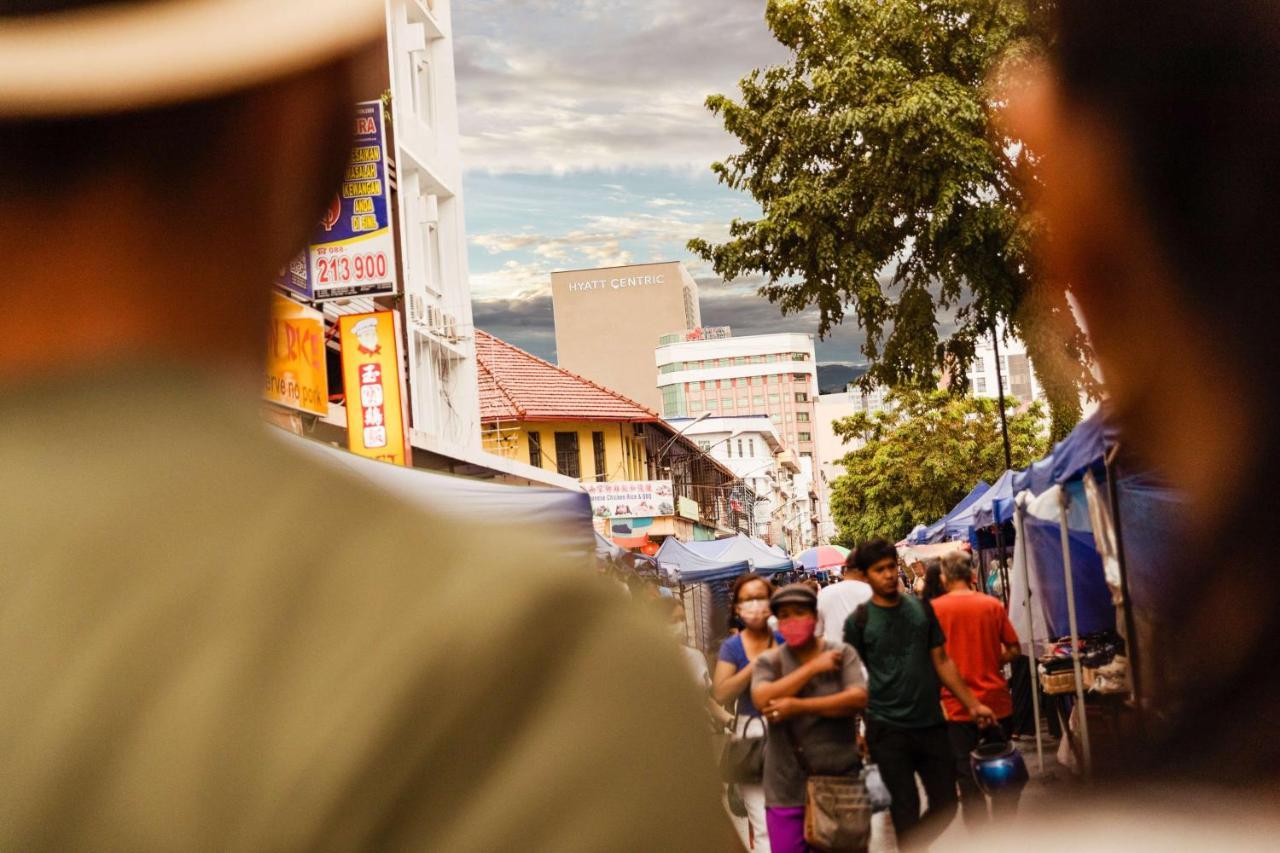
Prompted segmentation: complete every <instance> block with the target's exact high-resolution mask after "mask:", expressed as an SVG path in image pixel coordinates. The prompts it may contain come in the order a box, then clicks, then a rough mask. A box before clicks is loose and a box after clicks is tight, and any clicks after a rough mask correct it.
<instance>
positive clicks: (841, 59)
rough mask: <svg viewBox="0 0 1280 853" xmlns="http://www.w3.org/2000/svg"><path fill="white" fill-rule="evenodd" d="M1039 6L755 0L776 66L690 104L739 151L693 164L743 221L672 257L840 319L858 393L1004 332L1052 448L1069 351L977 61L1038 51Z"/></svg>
mask: <svg viewBox="0 0 1280 853" xmlns="http://www.w3.org/2000/svg"><path fill="white" fill-rule="evenodd" d="M1051 6H1052V2H1051V0H770V2H769V3H768V8H767V12H766V17H767V21H768V24H769V27H770V28H771V29H772V31H773V33H774V35H775V36H776V38H777V39H778V40H779V41H780V42H781V43H782V44H783V45H785V46H786V47H788V48H789V49H790V50H791V61H790V63H789V64H787V65H783V66H778V67H771V68H765V69H758V70H756V71H753V72H752V73H751V74H750V75H748V76H747V77H746V78H745V79H743V80H742V82H741V84H740V87H741V98H740V99H739V100H737V101H734V100H732V99H730V98H728V97H726V96H723V95H715V96H712V97H711V98H709V99H708V101H707V105H708V107H709V108H710V109H711V110H712V111H713V112H714V113H716V114H717V115H718V116H720V118H721V119H722V120H723V122H724V126H725V128H726V129H727V130H728V131H729V132H730V133H731V134H733V136H734V137H736V138H737V140H738V141H739V142H740V143H741V146H742V147H741V152H740V153H738V154H736V155H734V156H732V157H728V158H727V159H726V160H724V161H723V162H719V163H715V164H714V165H713V166H712V169H713V170H714V171H715V173H716V174H717V175H718V176H719V179H720V181H721V182H722V183H724V184H726V185H728V186H730V187H732V188H734V189H737V190H743V191H745V192H748V193H750V194H751V195H752V196H753V197H754V198H755V199H756V201H757V202H759V205H760V209H761V212H762V216H761V217H760V218H759V219H755V220H750V221H747V220H734V221H733V222H732V223H731V224H730V231H729V233H730V238H729V239H728V240H727V241H726V242H724V243H721V244H718V245H713V244H711V243H709V242H707V241H705V240H700V239H699V240H692V241H690V243H689V248H690V250H691V251H693V252H694V253H695V254H697V255H699V256H701V257H702V258H704V259H706V260H708V261H710V262H711V263H712V265H713V267H714V268H715V270H716V272H717V273H718V274H719V275H720V276H722V277H724V278H725V279H728V280H732V279H737V278H740V277H743V276H747V275H758V276H762V277H763V279H764V282H765V283H764V285H763V286H762V288H761V293H762V294H763V295H764V296H765V297H767V298H768V299H769V300H771V301H772V302H774V303H776V304H777V305H778V306H779V307H780V308H781V309H782V311H783V312H784V313H795V312H799V311H803V310H805V309H807V308H809V307H811V306H816V307H817V308H818V311H819V313H820V318H821V319H820V325H819V333H820V334H823V335H825V334H827V333H828V332H829V331H830V329H831V328H832V327H833V326H834V325H836V324H839V323H840V322H842V321H843V320H844V317H845V312H846V311H847V310H851V311H852V312H853V315H854V317H855V319H856V321H857V323H858V324H859V326H860V327H861V328H862V329H863V330H864V331H865V332H866V335H867V342H866V345H865V349H864V352H865V354H866V355H867V357H868V359H869V360H870V363H871V371H870V373H869V374H868V375H867V377H866V380H865V381H866V382H869V383H881V384H884V385H887V386H889V387H892V388H897V387H904V386H907V387H911V386H914V387H921V388H923V387H927V386H931V385H936V384H937V379H936V377H937V375H938V372H939V371H940V370H948V369H949V368H953V367H954V366H955V365H966V364H968V363H969V362H970V361H971V360H972V359H973V353H974V344H975V341H976V340H977V339H978V338H979V337H982V336H985V335H987V334H990V332H991V330H992V328H993V327H994V325H995V324H996V323H997V322H1003V323H1005V324H1007V327H1008V328H1009V329H1010V330H1012V331H1013V332H1014V333H1016V334H1018V335H1020V336H1021V337H1022V339H1023V340H1024V341H1025V343H1026V345H1027V348H1028V353H1029V355H1030V356H1031V359H1032V362H1033V364H1034V366H1035V368H1036V372H1037V374H1038V375H1039V377H1040V380H1041V383H1042V385H1043V386H1044V388H1045V392H1046V396H1047V398H1048V401H1049V408H1050V415H1051V433H1052V434H1053V435H1054V437H1055V438H1061V437H1062V436H1063V435H1065V434H1066V432H1067V431H1069V430H1070V429H1071V427H1073V426H1074V425H1075V424H1076V423H1077V422H1078V421H1079V419H1080V403H1079V395H1080V389H1081V387H1082V386H1088V387H1090V388H1092V384H1091V378H1090V376H1089V373H1088V371H1087V369H1086V367H1085V365H1086V363H1087V361H1088V353H1087V349H1086V347H1087V344H1086V342H1085V340H1084V337H1083V335H1082V334H1081V333H1080V331H1079V329H1078V327H1077V326H1076V323H1075V320H1074V317H1073V316H1072V315H1071V312H1070V309H1069V307H1068V303H1067V299H1066V292H1065V290H1064V289H1063V288H1062V287H1060V286H1053V283H1052V282H1048V281H1045V280H1044V276H1043V274H1042V273H1041V271H1040V270H1038V269H1037V266H1036V264H1035V262H1034V259H1033V257H1032V254H1031V252H1030V246H1031V245H1032V243H1033V242H1034V241H1035V240H1036V239H1038V238H1039V236H1040V233H1039V232H1040V230H1041V228H1042V226H1041V224H1040V223H1039V221H1038V220H1037V219H1036V218H1034V217H1033V216H1031V215H1030V214H1029V213H1028V212H1027V211H1028V209H1029V207H1028V205H1027V204H1026V200H1025V197H1024V189H1025V188H1026V187H1027V186H1029V183H1030V182H1033V181H1034V180H1035V172H1034V169H1035V159H1034V157H1033V156H1032V154H1031V153H1030V152H1029V151H1027V149H1026V148H1025V147H1024V146H1023V145H1021V144H1020V143H1019V141H1018V140H1016V139H1011V138H1009V137H1007V136H1005V135H1002V133H1001V131H1000V130H999V128H998V126H997V124H996V122H994V121H993V119H992V115H993V109H994V108H995V107H996V106H998V100H999V96H998V94H997V93H998V92H999V91H1000V88H999V85H998V81H994V79H993V78H994V76H998V75H993V69H994V68H997V67H999V68H1002V69H1005V70H1008V69H1010V68H1016V66H1017V64H1018V63H1019V62H1021V61H1026V60H1027V59H1028V58H1031V57H1034V56H1036V55H1038V54H1039V53H1040V52H1041V51H1043V50H1044V48H1045V46H1046V44H1047V33H1048V32H1049V27H1048V23H1047V22H1048V19H1049V14H1048V13H1049V11H1050V7H1051ZM1002 62H1003V64H1002ZM944 322H945V324H946V326H947V327H948V328H950V329H952V331H951V332H950V334H949V336H947V337H946V339H945V340H944V339H943V338H942V336H941V335H940V333H939V330H940V326H941V325H942V324H943V323H944ZM949 372H950V373H951V374H952V375H956V376H960V377H963V376H964V371H963V370H954V369H950V370H949ZM964 381H965V380H964V379H963V378H961V380H960V384H961V385H962V384H963V383H964Z"/></svg>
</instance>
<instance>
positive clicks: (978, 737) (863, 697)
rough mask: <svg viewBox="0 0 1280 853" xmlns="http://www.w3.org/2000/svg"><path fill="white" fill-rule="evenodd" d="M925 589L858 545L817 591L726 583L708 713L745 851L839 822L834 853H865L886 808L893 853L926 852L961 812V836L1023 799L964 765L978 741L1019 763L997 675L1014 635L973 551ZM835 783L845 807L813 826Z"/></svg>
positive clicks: (801, 844) (894, 561) (940, 570)
mask: <svg viewBox="0 0 1280 853" xmlns="http://www.w3.org/2000/svg"><path fill="white" fill-rule="evenodd" d="M929 575H933V576H934V577H935V578H936V580H937V582H938V584H939V586H937V587H935V586H933V585H931V584H928V583H925V582H924V580H925V578H926V577H927V576H929ZM920 581H921V582H919V583H912V577H911V576H910V575H909V574H908V573H907V572H905V571H904V570H903V566H902V563H901V561H900V559H899V555H898V552H897V549H896V548H895V547H894V545H893V544H891V543H889V542H888V541H886V540H884V539H874V540H870V541H867V542H864V543H862V544H861V545H860V546H859V547H858V548H857V549H856V550H855V551H853V552H852V553H851V554H850V556H849V558H848V561H847V563H846V565H845V566H844V571H843V575H842V576H841V577H840V579H839V580H838V581H836V582H834V583H831V584H830V585H828V586H825V587H823V586H821V585H820V584H819V583H818V582H816V581H812V580H809V581H806V582H800V583H791V584H787V585H784V586H782V587H780V588H776V587H775V585H774V584H773V583H772V582H771V581H770V580H769V579H767V578H765V577H763V576H761V575H758V574H746V575H742V576H740V577H738V578H737V579H736V580H735V582H734V584H733V587H732V596H731V615H730V628H729V630H730V635H729V637H728V638H727V639H726V640H725V641H724V643H723V645H722V646H721V648H720V652H719V659H718V661H717V662H716V666H715V670H714V675H713V677H712V683H711V685H710V689H711V696H712V700H713V702H711V703H709V704H711V706H712V707H713V708H714V709H716V710H719V709H720V708H721V706H724V707H728V708H730V709H731V710H732V721H731V722H730V723H729V727H730V729H731V736H730V740H729V743H728V745H727V746H726V747H725V750H724V754H723V758H722V762H721V769H722V773H723V774H724V776H725V779H726V781H727V783H728V786H727V801H728V803H729V807H730V809H731V811H733V812H734V813H735V814H736V815H737V816H739V817H740V818H741V819H740V820H739V821H738V822H737V823H738V824H739V826H740V827H741V830H740V832H741V835H742V841H743V843H744V845H745V846H746V847H747V849H748V850H751V851H765V853H768V851H774V853H804V851H807V850H810V849H813V848H812V847H811V844H812V842H813V840H814V838H815V834H817V835H821V832H822V828H821V824H822V822H823V821H824V820H826V821H829V822H833V823H841V822H842V823H844V824H845V826H844V827H843V829H844V831H845V835H844V836H843V838H844V840H843V841H841V842H839V843H840V845H841V846H839V847H838V848H832V849H842V850H856V849H865V847H866V846H867V844H868V843H869V842H870V832H871V828H870V827H871V813H872V810H873V809H874V808H876V807H877V805H880V806H882V805H883V804H884V803H883V801H884V800H887V801H888V809H889V812H890V815H891V819H892V825H893V829H894V834H895V835H896V837H897V843H898V845H899V847H900V848H902V849H921V848H924V847H927V846H928V845H929V844H930V843H931V842H932V841H934V840H935V839H937V837H938V836H939V835H940V834H941V833H942V832H943V831H944V830H945V829H946V828H947V826H948V825H949V824H950V823H951V821H952V820H953V819H954V818H955V816H956V813H957V811H958V810H961V809H962V810H963V816H964V820H965V823H966V825H967V826H968V827H969V828H971V829H978V828H981V827H982V826H983V825H985V824H986V823H988V822H989V821H991V820H992V819H993V818H994V819H997V820H999V819H1003V818H1007V817H1008V816H1010V815H1011V814H1012V813H1013V812H1014V811H1015V810H1016V808H1017V802H1018V796H1019V791H1020V786H1019V785H1018V784H1009V785H1007V786H1004V787H1000V788H991V789H988V790H989V792H990V794H991V796H990V797H988V794H987V792H985V791H984V790H983V789H980V788H979V786H978V783H977V782H976V781H975V776H974V772H973V771H972V770H971V767H970V762H971V754H972V753H973V752H974V750H975V749H976V748H978V747H979V746H980V745H982V744H984V743H986V744H993V745H997V749H996V753H995V754H1001V750H1000V745H1003V747H1004V750H1005V751H1006V752H1007V751H1009V750H1013V749H1014V747H1012V746H1011V745H1010V742H1011V738H1012V734H1013V733H1012V726H1011V721H1012V716H1013V700H1012V696H1011V694H1010V690H1009V686H1008V683H1007V681H1006V678H1005V675H1004V667H1005V665H1006V664H1008V663H1010V662H1012V661H1013V660H1015V659H1016V658H1017V657H1018V656H1019V654H1020V645H1019V640H1018V635H1017V633H1016V632H1015V631H1014V628H1013V626H1012V624H1011V623H1010V621H1009V618H1008V615H1007V614H1006V611H1005V608H1004V606H1003V604H1002V603H1001V602H1000V600H999V599H997V598H995V597H992V596H989V595H985V594H983V593H981V592H979V591H978V590H977V586H978V584H977V582H976V579H975V571H974V565H973V558H972V556H971V555H970V554H969V553H967V552H964V551H956V552H953V553H950V554H947V555H946V556H944V557H943V558H942V559H941V560H940V561H939V562H938V563H937V564H936V565H931V566H929V567H928V569H927V570H926V571H925V572H922V573H921V577H920ZM713 713H714V712H713ZM721 713H723V712H722V711H721ZM917 779H918V780H919V783H918V784H917ZM829 780H837V782H836V784H837V786H839V785H844V786H845V789H846V790H845V791H844V793H845V794H846V795H847V797H849V799H846V801H845V802H844V804H843V805H842V806H841V807H839V808H837V809H834V810H831V813H830V814H825V813H823V814H815V811H818V812H822V811H824V810H823V809H822V807H821V804H820V801H819V800H816V799H815V790H816V789H815V784H818V786H819V787H820V786H821V784H828V781H829ZM1015 781H1016V780H1015ZM920 788H923V790H924V793H925V796H926V798H927V807H925V808H923V809H922V803H921V799H920V796H919V789H920ZM877 801H878V802H877ZM833 831H834V830H833ZM806 839H808V840H806Z"/></svg>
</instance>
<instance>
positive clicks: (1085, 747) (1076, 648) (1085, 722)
mask: <svg viewBox="0 0 1280 853" xmlns="http://www.w3.org/2000/svg"><path fill="white" fill-rule="evenodd" d="M1070 507H1071V495H1070V493H1068V492H1067V490H1066V487H1065V486H1064V487H1063V488H1062V489H1061V493H1060V494H1059V496H1058V519H1059V524H1060V525H1061V526H1062V573H1063V576H1064V578H1065V580H1066V584H1067V620H1068V624H1069V625H1070V627H1071V668H1072V669H1073V670H1074V671H1075V676H1076V707H1077V708H1078V709H1079V711H1080V744H1081V747H1082V749H1081V751H1082V752H1083V753H1084V778H1085V779H1086V780H1090V779H1092V778H1093V751H1092V747H1091V745H1090V743H1089V715H1088V713H1087V712H1086V711H1085V704H1084V668H1083V666H1082V665H1081V663H1080V628H1079V625H1078V623H1077V622H1076V588H1075V581H1074V579H1073V577H1072V574H1071V537H1070V533H1069V529H1068V521H1067V511H1068V510H1069V509H1070Z"/></svg>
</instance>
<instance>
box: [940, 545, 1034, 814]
mask: <svg viewBox="0 0 1280 853" xmlns="http://www.w3.org/2000/svg"><path fill="white" fill-rule="evenodd" d="M942 575H943V579H944V580H945V581H946V585H947V592H946V595H940V596H938V597H937V598H934V599H932V600H931V601H930V603H931V604H932V605H933V612H934V613H935V614H936V615H937V617H938V624H939V625H940V626H941V627H942V633H943V634H944V635H946V638H947V643H946V649H947V656H948V657H949V658H951V660H953V661H955V664H956V669H957V670H959V672H960V677H961V678H963V679H964V683H965V684H966V685H967V686H968V687H969V690H970V691H972V693H973V695H974V696H976V697H977V699H978V701H979V702H981V703H982V704H984V705H986V706H987V707H988V708H990V709H991V712H992V713H993V714H995V717H996V724H995V726H994V727H993V728H995V729H997V731H984V730H983V729H982V728H980V727H979V726H978V724H977V723H975V722H974V721H973V719H972V717H970V716H969V709H968V708H966V707H965V706H964V703H963V702H961V701H960V700H959V699H957V698H956V696H955V694H953V693H952V692H951V691H950V690H948V689H947V688H946V687H943V688H942V710H943V713H945V714H946V717H947V733H948V734H949V735H950V737H951V748H952V750H953V752H954V755H955V761H956V776H957V778H958V780H959V782H960V811H961V814H962V816H963V817H964V822H965V825H966V826H968V827H969V828H970V829H980V828H982V826H984V825H985V824H986V823H987V821H988V819H989V817H990V816H991V815H994V816H995V817H996V819H998V820H1007V819H1008V818H1010V817H1012V816H1013V814H1014V813H1016V812H1017V809H1018V794H1017V793H1016V792H1005V793H1002V794H1001V795H1000V796H999V797H995V798H993V799H992V801H991V812H990V814H988V811H987V798H986V796H985V795H984V794H983V793H982V791H981V790H980V789H979V788H978V785H977V783H976V782H975V781H974V779H973V774H972V773H971V772H970V769H969V753H970V752H972V751H973V749H974V748H975V747H977V745H978V744H979V743H980V742H981V739H982V738H983V737H984V736H994V737H995V738H996V739H997V740H1008V739H1009V737H1010V736H1011V735H1012V734H1013V695H1012V694H1011V693H1010V692H1009V684H1008V682H1007V681H1005V677H1004V665H1005V664H1007V663H1010V662H1011V661H1013V660H1014V659H1016V658H1017V657H1018V655H1020V654H1021V653H1022V647H1021V645H1020V644H1019V641H1018V634H1017V632H1016V631H1014V629H1013V624H1012V623H1011V622H1010V621H1009V614H1008V613H1006V612H1005V609H1004V605H1003V604H1001V603H1000V600H999V599H997V598H993V597H991V596H990V595H985V594H983V593H980V592H976V591H975V590H974V588H973V581H974V577H973V557H972V556H970V555H969V554H968V553H967V552H965V551H952V552H951V553H949V554H947V555H946V556H944V557H943V558H942Z"/></svg>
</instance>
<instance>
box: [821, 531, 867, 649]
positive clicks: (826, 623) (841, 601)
mask: <svg viewBox="0 0 1280 853" xmlns="http://www.w3.org/2000/svg"><path fill="white" fill-rule="evenodd" d="M852 561H853V554H852V553H850V554H849V556H848V558H847V559H846V560H845V568H844V574H842V575H841V576H840V580H839V581H838V582H836V583H833V584H832V585H831V586H828V587H824V588H823V589H822V591H821V592H819V593H818V634H819V635H820V636H821V637H822V638H823V639H824V640H826V641H827V643H829V644H830V645H832V646H836V645H839V644H840V643H843V642H844V623H845V620H847V619H848V618H849V615H850V614H851V613H853V611H854V610H856V609H857V607H858V605H859V604H865V603H866V602H868V601H870V600H871V587H870V586H868V585H867V582H866V581H864V580H861V579H860V578H858V577H856V576H855V575H854V573H853V572H852V571H850V570H849V568H848V566H849V563H851V562H852Z"/></svg>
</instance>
